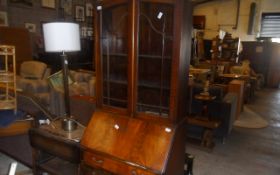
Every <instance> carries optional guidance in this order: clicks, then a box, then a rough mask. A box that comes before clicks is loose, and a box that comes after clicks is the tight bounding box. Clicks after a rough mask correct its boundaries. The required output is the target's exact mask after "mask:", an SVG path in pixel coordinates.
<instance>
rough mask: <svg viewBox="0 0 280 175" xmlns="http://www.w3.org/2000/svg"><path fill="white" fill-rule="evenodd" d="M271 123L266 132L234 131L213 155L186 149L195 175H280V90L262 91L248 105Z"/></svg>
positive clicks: (252, 130) (256, 130)
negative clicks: (192, 156)
mask: <svg viewBox="0 0 280 175" xmlns="http://www.w3.org/2000/svg"><path fill="white" fill-rule="evenodd" d="M247 106H248V107H249V108H251V109H252V110H254V111H255V112H257V113H258V114H259V115H261V116H262V117H263V118H264V119H266V120H267V121H268V122H269V126H268V127H266V128H263V129H244V128H234V129H233V131H232V133H231V135H230V136H229V137H228V139H227V140H226V143H225V144H222V143H220V142H218V141H217V142H216V147H215V148H214V150H213V152H211V153H209V152H206V151H202V150H201V149H197V148H194V147H192V146H190V145H187V147H186V150H187V152H188V153H191V154H193V155H194V156H195V160H194V170H193V172H194V174H195V175H280V90H275V89H263V90H261V91H258V92H257V93H256V97H255V99H254V100H253V101H251V102H250V103H249V104H248V105H247Z"/></svg>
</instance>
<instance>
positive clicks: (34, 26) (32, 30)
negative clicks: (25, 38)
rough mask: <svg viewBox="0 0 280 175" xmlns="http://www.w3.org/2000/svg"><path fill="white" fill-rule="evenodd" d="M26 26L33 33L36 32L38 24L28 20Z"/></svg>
mask: <svg viewBox="0 0 280 175" xmlns="http://www.w3.org/2000/svg"><path fill="white" fill-rule="evenodd" d="M24 26H25V28H26V29H27V30H28V31H29V32H32V33H35V32H36V24H33V23H28V22H26V23H24Z"/></svg>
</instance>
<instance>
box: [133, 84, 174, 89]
mask: <svg viewBox="0 0 280 175" xmlns="http://www.w3.org/2000/svg"><path fill="white" fill-rule="evenodd" d="M138 87H145V88H153V89H160V88H162V89H163V90H170V87H168V86H163V87H161V86H160V85H159V84H158V83H149V82H139V83H138Z"/></svg>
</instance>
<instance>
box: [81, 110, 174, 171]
mask: <svg viewBox="0 0 280 175" xmlns="http://www.w3.org/2000/svg"><path fill="white" fill-rule="evenodd" d="M174 130H175V129H174V128H173V127H172V126H171V125H164V124H162V123H155V122H151V121H150V122H149V121H145V120H140V119H136V118H130V117H125V116H120V115H117V114H113V113H106V112H102V111H96V112H95V113H94V114H93V116H92V119H91V121H90V123H89V125H88V127H87V129H86V130H85V133H84V135H83V138H82V141H81V145H82V147H83V148H84V149H85V150H86V152H85V154H84V158H85V159H86V160H85V162H86V163H87V162H88V163H89V164H92V163H90V162H92V160H87V159H89V156H88V153H87V151H88V152H91V153H96V154H99V157H100V155H101V156H102V157H106V158H112V160H118V161H119V162H123V163H127V164H129V165H132V166H136V167H143V169H149V170H151V171H152V172H158V173H160V172H163V171H164V167H165V164H166V162H165V161H166V160H168V154H169V152H170V149H171V145H172V140H173V137H174V133H175V131H174ZM97 157H98V156H97ZM107 162H110V161H104V164H105V163H107ZM102 167H103V168H104V167H108V166H106V165H104V166H102Z"/></svg>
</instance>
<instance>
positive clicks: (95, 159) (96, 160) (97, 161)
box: [92, 157, 104, 164]
mask: <svg viewBox="0 0 280 175" xmlns="http://www.w3.org/2000/svg"><path fill="white" fill-rule="evenodd" d="M92 160H93V161H95V162H96V163H99V164H101V163H103V162H104V161H103V160H102V159H97V158H95V157H92Z"/></svg>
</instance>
